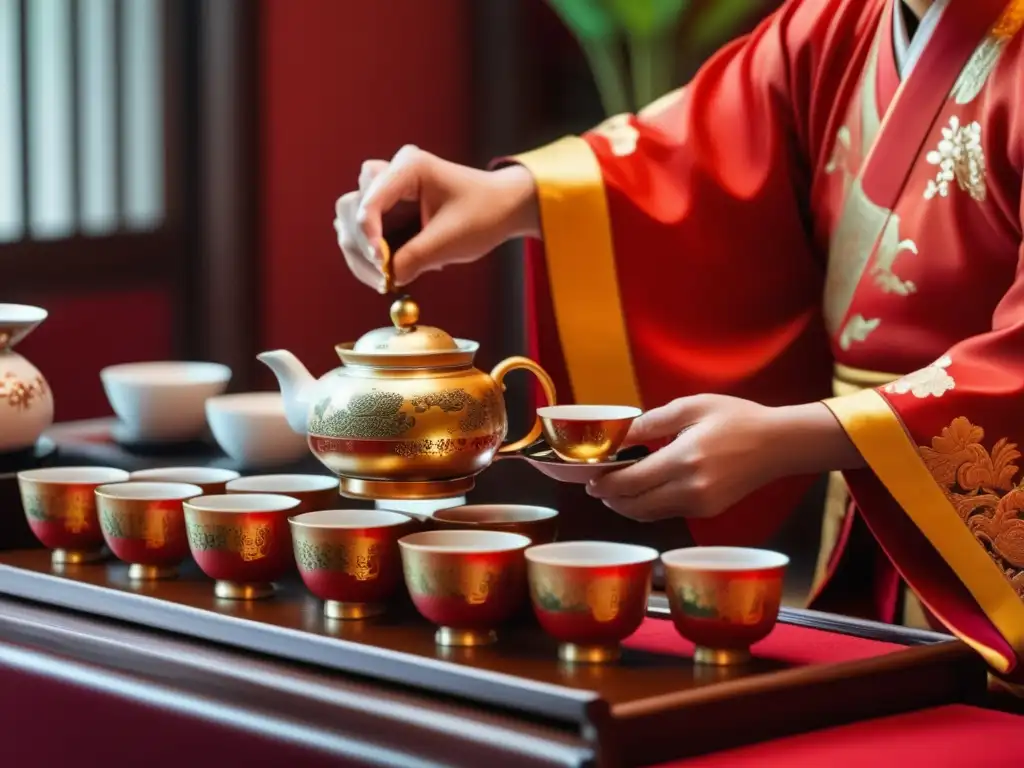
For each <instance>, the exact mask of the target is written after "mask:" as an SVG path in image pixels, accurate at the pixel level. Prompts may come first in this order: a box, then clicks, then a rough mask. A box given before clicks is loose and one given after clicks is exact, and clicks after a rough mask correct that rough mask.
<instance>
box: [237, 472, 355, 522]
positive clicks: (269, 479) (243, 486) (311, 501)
mask: <svg viewBox="0 0 1024 768" xmlns="http://www.w3.org/2000/svg"><path fill="white" fill-rule="evenodd" d="M227 493H276V494H281V495H283V496H291V497H292V498H293V499H298V501H299V506H298V508H297V509H296V511H295V512H296V514H301V513H303V512H315V511H316V510H318V509H333V508H335V507H336V506H338V494H339V491H338V478H336V477H332V476H330V475H249V476H248V477H239V478H237V479H235V480H230V481H229V482H228V484H227Z"/></svg>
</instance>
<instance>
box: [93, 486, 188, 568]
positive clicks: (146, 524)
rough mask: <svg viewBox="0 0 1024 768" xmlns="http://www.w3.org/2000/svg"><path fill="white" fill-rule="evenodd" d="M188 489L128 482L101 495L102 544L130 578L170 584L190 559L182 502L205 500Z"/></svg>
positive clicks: (106, 488) (98, 506) (101, 489)
mask: <svg viewBox="0 0 1024 768" xmlns="http://www.w3.org/2000/svg"><path fill="white" fill-rule="evenodd" d="M202 495H203V489H202V488H200V487H199V486H198V485H188V484H186V483H146V482H137V483H136V482H128V483H115V484H114V485H101V486H100V487H99V488H97V489H96V511H97V513H98V514H99V518H100V530H102V531H103V538H104V540H105V541H106V542H107V546H108V547H110V551H111V552H113V553H114V556H115V557H117V559H119V560H122V561H124V562H126V563H128V578H130V579H134V580H143V579H168V578H173V577H174V576H177V575H178V565H179V564H180V563H181V561H182V560H184V559H185V558H186V557H188V537H187V536H186V534H185V512H184V510H183V509H182V502H184V501H185V500H186V499H192V498H195V497H196V496H202Z"/></svg>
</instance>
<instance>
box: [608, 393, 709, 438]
mask: <svg viewBox="0 0 1024 768" xmlns="http://www.w3.org/2000/svg"><path fill="white" fill-rule="evenodd" d="M709 405H710V400H709V398H708V397H707V396H706V395H694V396H693V397H680V398H677V399H675V400H673V401H672V402H670V403H666V404H665V405H663V406H660V407H659V408H652V409H651V410H649V411H647V412H646V413H643V414H641V415H640V416H638V417H637V418H636V420H635V421H634V422H633V423H632V425H630V428H629V433H628V434H627V435H626V439H625V441H623V444H622V447H623V448H628V447H630V446H633V445H644V444H646V443H652V442H656V441H658V440H663V439H664V438H675V436H676V435H677V434H679V433H680V432H681V431H682V430H684V429H686V428H687V427H688V426H690V425H691V424H694V423H696V422H697V421H699V420H700V419H701V417H703V416H704V414H705V413H706V412H707V410H708V407H709Z"/></svg>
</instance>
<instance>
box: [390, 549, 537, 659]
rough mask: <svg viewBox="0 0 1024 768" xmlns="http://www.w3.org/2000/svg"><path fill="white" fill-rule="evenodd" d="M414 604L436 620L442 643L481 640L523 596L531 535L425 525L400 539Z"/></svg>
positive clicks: (485, 641)
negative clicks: (438, 528) (437, 528)
mask: <svg viewBox="0 0 1024 768" xmlns="http://www.w3.org/2000/svg"><path fill="white" fill-rule="evenodd" d="M398 546H399V547H400V548H401V552H402V570H403V573H404V574H405V584H406V586H407V587H408V588H409V595H410V596H411V597H412V601H413V604H414V605H415V606H416V610H418V611H419V612H420V614H421V615H422V616H423V617H424V618H425V619H427V620H428V621H431V622H433V623H434V624H437V625H438V626H439V628H438V630H437V632H436V633H435V634H434V641H435V642H436V643H437V644H438V645H440V646H463V647H465V646H479V645H489V644H491V643H494V642H496V641H497V639H498V636H497V632H496V631H495V630H496V629H497V628H498V627H499V626H500V625H501V624H503V623H504V622H505V621H507V620H508V619H509V618H511V617H512V616H513V615H515V614H516V613H517V612H518V610H519V608H520V607H521V606H522V604H523V601H524V599H525V597H526V564H525V561H524V559H523V552H524V550H525V549H526V548H527V547H528V546H530V540H529V539H528V538H526V537H525V536H521V535H519V534H517V533H504V532H501V531H466V530H453V531H423V532H421V533H414V534H411V535H409V536H405V537H403V538H401V539H399V540H398Z"/></svg>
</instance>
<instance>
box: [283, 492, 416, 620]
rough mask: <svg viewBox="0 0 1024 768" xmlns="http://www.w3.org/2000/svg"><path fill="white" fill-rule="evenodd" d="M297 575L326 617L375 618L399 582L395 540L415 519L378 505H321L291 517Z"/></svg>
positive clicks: (407, 530)
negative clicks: (331, 506)
mask: <svg viewBox="0 0 1024 768" xmlns="http://www.w3.org/2000/svg"><path fill="white" fill-rule="evenodd" d="M288 523H289V524H290V525H291V528H292V546H293V548H294V551H295V561H296V562H297V563H298V566H299V575H300V576H301V577H302V581H303V582H304V583H305V584H306V587H308V588H309V591H310V592H312V593H313V594H314V595H316V596H317V597H319V598H320V599H321V600H323V601H324V615H325V616H326V617H327V618H329V619H366V618H369V617H371V616H378V615H380V614H382V613H384V611H385V610H386V608H387V601H388V600H389V599H390V598H391V597H392V596H393V595H394V594H395V591H396V590H397V589H398V587H399V586H401V584H402V558H401V555H400V554H399V551H398V540H399V539H400V538H401V537H402V536H404V535H406V534H408V533H409V531H410V529H411V528H412V527H413V526H414V525H415V523H414V521H413V520H412V519H411V518H409V517H406V516H405V515H402V514H399V513H398V512H386V511H384V510H380V509H321V510H318V511H316V512H305V513H304V514H301V515H296V516H295V517H292V518H290V519H289V521H288Z"/></svg>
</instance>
